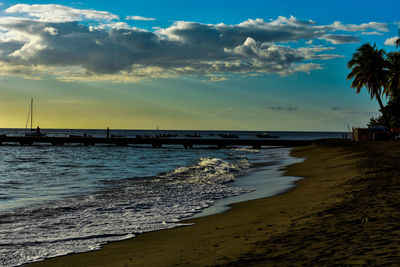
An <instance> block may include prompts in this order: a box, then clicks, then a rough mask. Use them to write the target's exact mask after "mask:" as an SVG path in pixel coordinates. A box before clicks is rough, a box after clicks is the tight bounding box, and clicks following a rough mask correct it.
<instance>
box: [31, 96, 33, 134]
mask: <svg viewBox="0 0 400 267" xmlns="http://www.w3.org/2000/svg"><path fill="white" fill-rule="evenodd" d="M32 121H33V97H31V132H32Z"/></svg>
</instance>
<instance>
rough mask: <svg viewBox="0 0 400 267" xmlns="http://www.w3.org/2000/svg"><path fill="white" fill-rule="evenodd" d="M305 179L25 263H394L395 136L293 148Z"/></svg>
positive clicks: (399, 157) (398, 225)
mask: <svg viewBox="0 0 400 267" xmlns="http://www.w3.org/2000/svg"><path fill="white" fill-rule="evenodd" d="M292 155H293V156H296V157H305V158H306V161H305V162H302V163H296V164H293V165H290V166H288V167H287V174H288V175H292V176H301V177H305V179H302V180H299V181H297V182H296V183H297V184H298V186H297V187H295V188H294V189H292V190H290V191H289V192H286V193H283V194H280V195H278V196H274V197H270V198H264V199H259V200H253V201H248V202H243V203H238V204H234V205H233V209H231V210H229V211H227V212H225V213H222V214H217V215H213V216H208V217H203V218H198V219H192V220H188V221H186V222H187V223H194V225H193V226H187V227H181V228H175V229H170V230H162V231H158V232H151V233H146V234H142V235H139V236H138V237H136V238H134V239H130V240H125V241H120V242H114V243H110V244H107V245H105V246H104V248H103V249H102V250H99V251H93V252H88V253H81V254H75V255H69V256H63V257H58V258H53V259H49V260H46V261H44V262H38V263H34V264H31V265H30V266H207V265H229V266H235V265H237V266H251V265H281V266H286V265H288V264H292V265H334V264H368V265H380V264H390V263H399V262H400V249H399V246H398V244H400V197H399V196H400V175H399V170H400V143H395V142H382V143H381V142H374V143H351V142H325V143H323V144H314V145H312V146H307V147H301V148H296V149H294V150H293V151H292Z"/></svg>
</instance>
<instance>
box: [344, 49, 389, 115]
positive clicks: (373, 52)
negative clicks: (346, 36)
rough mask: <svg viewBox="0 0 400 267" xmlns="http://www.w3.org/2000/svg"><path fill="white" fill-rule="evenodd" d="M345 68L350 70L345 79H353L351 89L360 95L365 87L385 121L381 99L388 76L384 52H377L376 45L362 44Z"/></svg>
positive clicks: (381, 50)
mask: <svg viewBox="0 0 400 267" xmlns="http://www.w3.org/2000/svg"><path fill="white" fill-rule="evenodd" d="M347 67H348V68H349V69H351V72H350V73H349V74H348V75H347V79H353V78H354V80H353V82H352V83H351V87H352V88H356V93H357V94H358V93H360V91H361V88H363V87H366V88H367V90H368V92H369V94H370V95H371V99H373V98H376V100H378V103H379V106H380V108H381V112H382V116H383V117H384V118H385V121H387V120H386V115H385V113H384V107H383V103H382V99H381V94H382V87H383V86H384V85H385V84H386V81H387V78H388V76H389V71H388V70H387V67H388V63H387V61H386V60H385V51H384V50H383V49H380V50H378V49H377V48H376V45H374V46H371V45H370V44H369V43H366V44H363V45H362V46H361V47H359V48H358V49H357V52H355V53H354V54H353V57H352V59H351V60H350V61H349V62H347ZM384 93H386V94H387V93H388V92H386V91H385V92H384Z"/></svg>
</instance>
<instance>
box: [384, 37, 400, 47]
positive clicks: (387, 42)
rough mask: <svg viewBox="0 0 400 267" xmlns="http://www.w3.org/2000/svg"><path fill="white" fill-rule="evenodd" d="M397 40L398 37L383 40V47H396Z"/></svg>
mask: <svg viewBox="0 0 400 267" xmlns="http://www.w3.org/2000/svg"><path fill="white" fill-rule="evenodd" d="M397 40H399V37H398V36H394V37H392V38H387V39H386V40H385V45H396V41H397Z"/></svg>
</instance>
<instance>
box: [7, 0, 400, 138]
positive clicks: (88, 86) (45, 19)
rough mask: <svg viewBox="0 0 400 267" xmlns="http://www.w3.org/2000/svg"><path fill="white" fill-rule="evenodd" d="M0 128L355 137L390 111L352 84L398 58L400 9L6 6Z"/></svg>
mask: <svg viewBox="0 0 400 267" xmlns="http://www.w3.org/2000/svg"><path fill="white" fill-rule="evenodd" d="M0 3H1V5H0V128H2V127H24V125H25V119H26V114H25V113H26V111H27V106H28V104H29V99H30V97H34V98H35V103H36V110H37V111H36V114H35V118H36V123H37V124H40V126H41V127H42V128H106V127H111V128H123V129H154V128H156V127H157V126H159V127H160V128H163V129H232V130H234V129H237V130H319V131H344V130H346V129H347V125H348V124H349V125H350V126H364V125H366V123H367V122H368V120H369V118H370V117H371V116H377V115H378V114H379V113H378V109H379V108H378V104H377V103H376V101H375V100H372V101H371V99H370V97H369V96H368V94H367V93H366V90H364V91H363V92H362V93H361V94H360V95H356V94H355V90H354V89H351V88H350V81H348V80H346V75H347V74H348V72H349V70H348V69H347V67H346V63H347V61H348V60H349V59H350V57H351V55H352V53H353V52H354V51H355V50H356V49H357V47H359V46H360V45H362V44H363V43H365V42H371V43H376V44H377V46H378V47H379V48H384V49H385V50H386V51H393V50H395V46H394V45H393V40H395V37H396V36H397V34H398V27H399V24H398V23H399V21H400V19H398V17H399V16H398V10H399V9H398V7H399V4H398V3H396V1H380V2H379V5H378V4H377V3H376V1H331V2H325V1H301V2H300V1H284V2H283V3H277V2H276V1H245V2H244V1H201V2H199V1H112V2H110V1H76V2H69V1H24V2H16V1H1V0H0Z"/></svg>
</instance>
